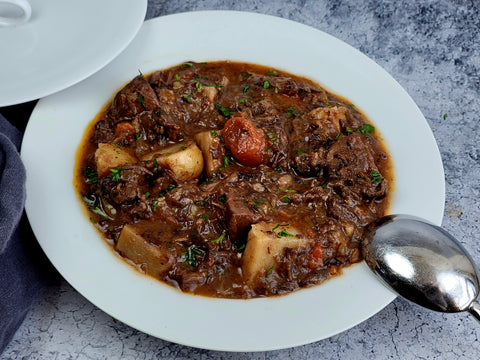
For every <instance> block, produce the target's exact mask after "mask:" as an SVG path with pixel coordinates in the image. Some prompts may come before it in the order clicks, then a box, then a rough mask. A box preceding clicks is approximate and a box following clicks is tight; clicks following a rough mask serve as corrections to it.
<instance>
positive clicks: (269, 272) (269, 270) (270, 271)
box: [267, 265, 273, 275]
mask: <svg viewBox="0 0 480 360" xmlns="http://www.w3.org/2000/svg"><path fill="white" fill-rule="evenodd" d="M272 271H273V265H272V266H270V267H269V268H268V270H267V275H270V274H271V273H272Z"/></svg>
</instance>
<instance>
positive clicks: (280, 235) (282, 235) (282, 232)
mask: <svg viewBox="0 0 480 360" xmlns="http://www.w3.org/2000/svg"><path fill="white" fill-rule="evenodd" d="M277 236H278V237H285V236H293V234H290V233H289V232H288V231H287V230H285V229H282V231H280V232H279V233H278V234H277Z"/></svg>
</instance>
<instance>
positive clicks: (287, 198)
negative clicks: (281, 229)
mask: <svg viewBox="0 0 480 360" xmlns="http://www.w3.org/2000/svg"><path fill="white" fill-rule="evenodd" d="M282 201H283V202H284V203H286V204H289V203H291V202H292V200H291V199H290V198H289V197H288V196H287V195H284V196H282Z"/></svg>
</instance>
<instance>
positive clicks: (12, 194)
mask: <svg viewBox="0 0 480 360" xmlns="http://www.w3.org/2000/svg"><path fill="white" fill-rule="evenodd" d="M21 141H22V134H21V133H20V132H19V131H18V130H17V129H16V128H15V127H14V126H12V125H11V124H10V123H9V122H8V121H7V120H6V119H5V118H4V117H3V116H2V115H1V114H0V354H1V353H2V352H3V350H4V349H5V347H6V346H7V345H8V343H9V342H10V340H11V339H12V337H13V335H14V334H15V331H16V330H17V329H18V327H19V326H20V325H21V323H22V321H23V320H24V319H25V316H26V314H27V312H28V310H29V309H30V307H31V306H32V304H33V303H34V302H35V300H36V299H37V298H38V295H39V294H40V293H41V291H42V290H43V288H44V287H45V285H46V284H47V282H48V279H49V278H50V276H51V275H52V274H53V270H52V266H51V264H50V263H49V262H48V260H47V259H46V257H45V254H44V253H43V252H42V250H41V249H40V247H39V245H38V243H37V241H36V239H35V237H34V235H33V233H32V231H31V228H30V225H29V224H28V221H27V219H26V216H25V215H24V204H25V168H24V166H23V163H22V161H21V159H20V155H19V152H18V151H19V149H20V144H21Z"/></svg>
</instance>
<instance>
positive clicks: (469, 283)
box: [362, 215, 480, 320]
mask: <svg viewBox="0 0 480 360" xmlns="http://www.w3.org/2000/svg"><path fill="white" fill-rule="evenodd" d="M362 251H363V256H364V258H365V261H366V263H367V265H368V266H369V268H370V269H371V270H373V272H374V273H375V274H376V275H377V276H378V277H379V278H380V279H381V280H382V282H383V283H384V284H386V285H387V286H388V287H389V288H391V289H392V290H393V291H394V292H396V293H397V294H398V295H400V296H402V297H403V298H405V299H407V300H410V301H412V302H414V303H416V304H418V305H421V306H423V307H426V308H428V309H431V310H435V311H440V312H460V311H469V312H470V313H472V314H473V315H474V316H475V317H476V318H477V319H478V320H480V315H479V314H480V313H479V308H480V305H479V304H478V302H477V301H476V299H477V296H478V293H479V281H478V274H477V271H476V268H475V265H474V263H473V261H472V259H471V257H470V256H469V255H468V253H467V251H466V250H465V249H464V248H463V246H462V245H461V244H460V243H459V242H458V241H457V240H456V239H455V238H454V237H453V236H452V235H450V234H449V233H448V232H446V231H445V230H443V229H442V228H441V227H438V226H436V225H433V224H431V223H430V222H428V221H426V220H424V219H421V218H418V217H413V216H409V215H389V216H385V217H383V218H381V219H380V220H379V221H377V222H376V223H374V224H372V225H371V226H370V228H369V229H368V230H367V232H366V236H365V241H364V243H363V248H362Z"/></svg>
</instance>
